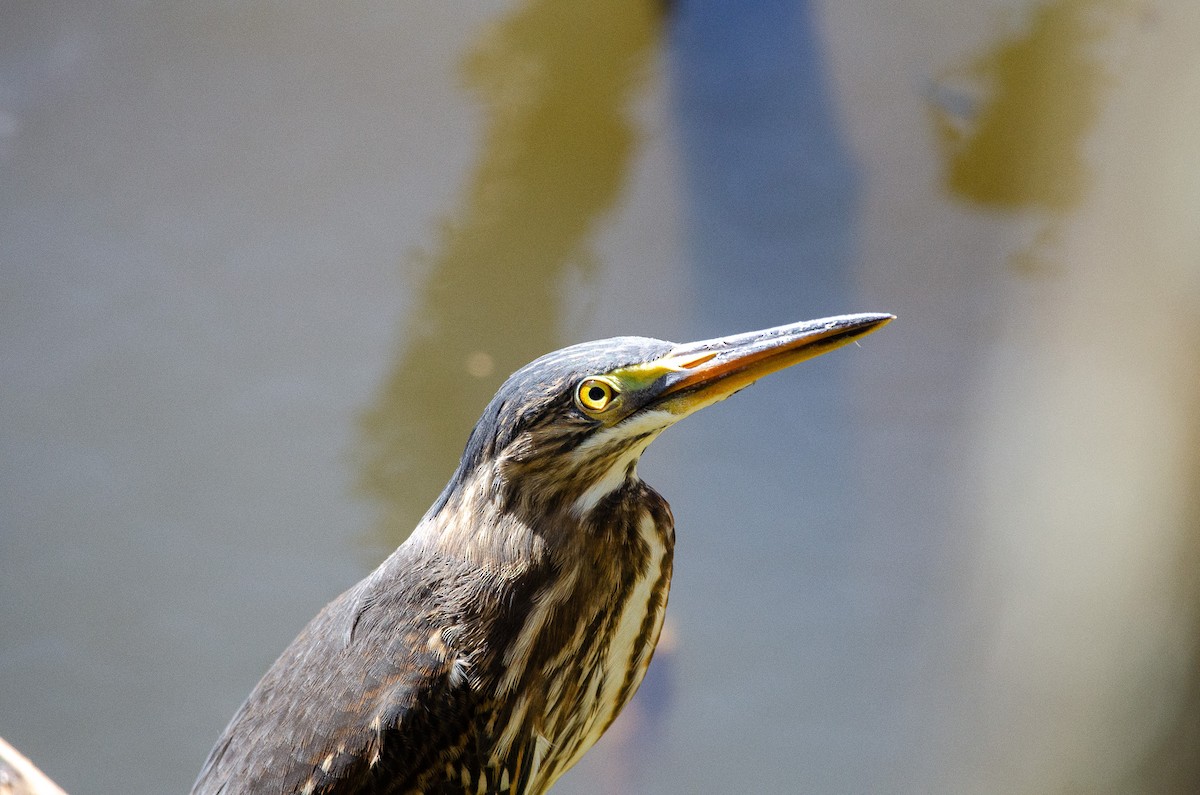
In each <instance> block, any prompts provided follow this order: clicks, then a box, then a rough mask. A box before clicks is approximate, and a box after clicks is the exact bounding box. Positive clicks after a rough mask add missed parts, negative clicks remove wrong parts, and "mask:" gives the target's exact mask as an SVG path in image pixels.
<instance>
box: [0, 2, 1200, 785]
mask: <svg viewBox="0 0 1200 795" xmlns="http://www.w3.org/2000/svg"><path fill="white" fill-rule="evenodd" d="M1197 41H1200V4H1196V3H1194V2H1192V0H972V2H961V0H905V2H877V1H875V2H869V1H868V0H841V1H840V2H831V1H829V0H825V1H824V2H819V1H817V0H812V2H803V1H802V0H754V1H753V2H745V1H742V2H734V1H733V0H725V1H724V2H721V1H719V0H710V1H709V2H702V1H701V0H691V1H689V0H676V2H669V3H668V2H662V1H661V0H659V1H658V2H655V1H654V0H602V1H598V0H589V1H588V2H583V1H582V0H556V2H550V0H505V1H503V2H502V1H500V0H487V1H486V2H481V1H477V2H470V3H463V2H450V3H447V2H440V1H438V2H434V1H432V0H410V1H409V2H405V3H382V2H375V3H363V4H357V5H351V6H346V5H330V4H326V3H318V2H312V1H311V0H294V1H293V2H289V3H267V2H247V3H219V2H199V3H189V4H159V3H147V2H135V1H134V0H101V2H94V3H77V2H67V1H66V0H41V1H40V2H36V3H28V2H26V3H7V4H4V5H3V6H0V735H3V736H4V737H6V738H7V739H8V740H9V741H11V742H12V743H13V744H14V745H16V746H17V747H18V748H20V749H21V750H22V751H24V752H25V753H26V754H28V755H29V756H30V757H31V758H32V759H33V760H34V761H35V762H37V763H38V764H40V765H41V766H42V767H43V769H45V770H46V772H47V773H48V774H50V775H51V776H52V777H54V778H55V779H56V780H57V781H58V782H59V783H60V784H62V785H63V786H64V787H65V788H66V789H67V790H68V791H70V792H72V793H76V795H81V794H82V793H132V794H136V793H162V792H180V791H185V790H186V789H187V787H188V786H189V785H190V783H191V781H192V779H193V777H194V776H195V774H196V772H197V771H198V769H199V767H200V764H201V762H202V761H203V759H204V757H205V755H206V754H207V752H208V749H209V747H210V745H211V744H212V742H213V741H214V740H215V738H216V736H217V734H218V733H219V732H220V730H221V728H222V727H223V726H224V724H225V722H226V721H227V720H228V718H229V717H230V715H232V713H233V711H234V710H235V709H236V707H237V705H238V704H239V703H240V701H241V699H242V698H243V697H244V696H245V695H246V694H247V693H248V692H249V690H250V688H251V687H252V686H253V685H254V683H255V681H256V680H257V679H258V677H259V676H260V675H261V674H262V673H263V672H264V671H265V669H266V668H267V666H268V665H269V664H270V662H271V661H272V660H273V659H274V657H275V656H276V655H277V654H278V653H279V652H280V651H281V650H282V649H283V647H284V646H285V645H286V644H287V643H288V642H289V641H290V640H291V638H292V637H293V636H294V635H295V634H296V633H297V632H298V631H299V629H300V628H301V627H302V626H303V624H304V623H305V622H306V621H307V620H308V619H309V618H310V617H311V616H312V615H313V614H314V613H315V612H316V611H317V610H318V609H319V608H320V607H321V605H323V604H324V603H325V602H326V601H328V600H329V599H331V598H332V597H333V596H335V595H336V594H337V593H339V592H340V591H342V590H343V589H345V588H346V587H348V586H350V585H351V584H353V583H354V582H355V581H356V580H357V579H358V578H360V577H361V576H363V575H364V574H366V573H367V572H368V571H370V570H371V569H372V568H373V567H374V566H375V565H376V564H377V563H378V561H379V560H381V559H382V558H383V557H384V556H385V555H386V554H387V553H388V552H389V551H390V550H391V549H392V548H393V547H394V546H395V545H396V544H397V543H399V542H400V541H401V540H402V539H403V538H404V536H405V535H406V534H407V532H408V531H409V530H410V529H411V527H412V525H413V524H414V522H415V521H416V519H417V518H419V517H420V515H421V514H422V513H423V512H424V510H425V508H426V507H427V506H428V504H429V503H430V502H431V501H432V499H433V498H434V497H435V496H436V494H437V493H438V491H439V490H440V488H441V486H442V485H443V483H444V482H445V479H446V478H447V477H448V475H449V473H450V471H451V470H452V468H453V466H454V463H455V460H456V458H457V455H458V453H459V451H460V450H461V447H462V444H463V442H464V441H465V438H466V434H467V432H468V431H469V429H470V427H471V425H472V423H473V422H474V420H475V418H476V416H477V413H478V411H479V410H480V408H481V407H482V405H483V404H484V403H485V402H486V400H487V398H488V397H489V396H490V395H491V393H492V391H493V390H494V389H495V387H496V386H497V385H498V384H499V382H500V381H501V380H502V379H503V378H504V377H505V375H507V373H508V372H510V371H511V370H512V369H514V368H515V367H517V366H519V365H521V364H523V363H524V362H526V361H527V360H529V359H531V358H532V357H534V356H536V355H538V354H540V353H543V352H545V351H547V350H550V349H553V348H556V347H559V346H562V345H565V344H568V343H572V342H576V341H580V340H584V339H589V338H595V337H601V336H610V335H615V334H643V335H649V336H657V337H662V338H665V339H672V340H677V341H683V340H690V339H698V338H702V337H710V336H717V335H722V334H727V333H733V332H737V331H743V330H748V329H754V328H760V327H764V326H769V325H775V324H779V323H784V322H790V321H795V320H801V319H807V318H813V317H819V316H822V315H829V314H840V313H844V312H853V311H868V310H879V311H890V312H894V313H896V314H898V315H899V316H900V320H899V321H898V322H897V323H895V324H893V325H892V326H890V327H889V328H888V329H887V330H886V331H884V332H883V333H881V334H879V335H877V336H874V337H871V338H870V339H869V340H866V341H864V343H863V344H862V345H861V346H860V347H851V348H848V349H845V350H843V351H840V352H838V353H837V354H835V355H832V356H829V357H826V358H822V359H820V360H817V361H814V362H812V363H809V364H805V365H803V366H802V367H800V368H797V369H795V370H791V371H788V372H786V373H784V374H781V375H778V376H774V377H772V378H771V379H769V380H767V381H765V382H763V383H762V384H760V385H758V386H756V387H754V388H753V389H750V390H747V391H746V392H744V393H742V394H740V395H738V396H737V397H736V398H734V399H733V400H731V401H728V402H726V403H724V404H721V405H720V406H717V407H714V408H712V409H709V410H707V411H706V412H704V413H703V414H701V415H699V416H697V417H695V418H693V419H691V420H689V421H688V422H686V423H683V424H682V425H680V426H679V427H678V428H675V429H673V430H672V431H671V432H670V433H668V434H667V435H666V436H665V437H664V438H663V439H661V440H660V441H659V442H657V443H656V444H655V445H654V447H653V448H652V449H651V450H650V451H649V453H648V454H647V455H646V457H645V459H644V461H643V465H642V467H641V473H642V475H643V477H644V478H645V479H646V480H647V481H649V482H650V483H652V484H653V485H654V486H656V487H657V488H658V489H659V490H660V491H661V492H662V493H663V494H665V495H666V496H667V497H668V499H669V500H671V503H672V505H673V507H674V509H675V514H676V520H677V525H678V537H679V543H678V550H677V559H676V572H677V574H676V580H675V584H674V588H673V591H672V595H671V607H670V611H669V626H668V632H669V639H668V643H667V644H666V645H665V647H664V649H663V653H662V654H660V655H659V657H658V658H657V659H656V662H655V665H654V667H653V668H652V671H651V674H650V678H649V681H648V684H647V687H645V688H644V689H643V692H642V694H641V695H639V698H638V700H637V701H636V702H635V703H634V705H632V707H631V708H630V710H629V711H628V715H627V716H625V717H623V718H622V719H621V720H620V721H619V722H618V724H617V725H616V726H615V727H614V729H613V731H612V732H611V733H610V735H609V736H608V737H606V738H605V740H604V741H603V742H602V743H601V745H600V746H598V747H597V749H596V750H595V751H594V752H593V753H592V754H590V755H589V756H588V757H587V758H586V759H585V760H584V762H583V763H581V764H580V765H579V767H578V768H577V769H576V770H574V771H572V772H571V773H570V774H568V776H566V777H565V778H564V779H563V781H562V782H561V784H560V786H559V787H558V788H557V789H556V792H562V793H566V794H567V795H570V794H572V793H576V794H578V795H584V794H585V793H663V794H667V793H698V792H701V793H707V792H712V793H733V792H812V793H863V792H895V793H1005V794H1009V793H1015V794H1020V793H1030V794H1033V793H1112V794H1113V795H1117V794H1118V793H1119V794H1121V795H1125V794H1127V793H1176V792H1179V793H1184V792H1193V791H1196V789H1197V787H1198V783H1197V782H1200V656H1198V654H1200V648H1198V645H1197V643H1198V641H1200V575H1198V571H1200V569H1198V567H1197V564H1198V563H1200V411H1198V410H1200V48H1197V47H1196V42H1197Z"/></svg>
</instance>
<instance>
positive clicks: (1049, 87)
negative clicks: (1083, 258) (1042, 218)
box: [933, 0, 1131, 244]
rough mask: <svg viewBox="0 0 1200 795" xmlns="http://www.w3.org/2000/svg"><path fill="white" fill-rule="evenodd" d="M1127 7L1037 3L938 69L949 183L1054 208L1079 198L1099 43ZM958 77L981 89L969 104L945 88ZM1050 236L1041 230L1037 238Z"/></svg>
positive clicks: (1103, 83)
mask: <svg viewBox="0 0 1200 795" xmlns="http://www.w3.org/2000/svg"><path fill="white" fill-rule="evenodd" d="M1130 10H1131V7H1130V5H1129V4H1128V3H1126V2H1123V1H1122V0H1056V2H1050V3H1046V4H1044V5H1042V6H1040V7H1039V8H1037V9H1035V10H1034V11H1033V12H1032V13H1031V16H1030V19H1029V21H1028V24H1027V26H1026V27H1025V28H1024V29H1023V31H1022V32H1021V33H1020V34H1019V35H1016V36H1014V37H1011V38H1007V39H1005V40H1003V41H1001V42H1000V43H998V44H997V45H996V46H995V47H993V48H992V49H991V50H989V51H988V52H986V53H984V54H983V55H981V56H980V57H978V58H976V59H974V60H973V61H971V62H970V63H968V64H966V65H965V66H961V67H957V68H953V69H951V70H949V72H948V73H947V74H946V75H944V76H943V78H942V80H941V81H939V83H941V84H942V85H939V87H938V89H937V90H936V91H935V96H934V97H933V99H934V103H933V111H934V123H935V126H936V129H937V133H938V138H939V141H940V143H941V149H942V154H943V156H944V157H945V159H946V170H945V182H946V187H947V189H948V190H949V192H950V193H952V194H954V195H956V196H959V197H961V198H963V199H967V200H969V201H972V202H975V203H978V204H982V205H986V206H990V207H997V208H1005V209H1032V210H1044V211H1050V212H1053V213H1056V214H1061V213H1063V212H1066V211H1069V210H1071V209H1073V208H1075V207H1076V206H1077V205H1078V204H1079V202H1080V200H1081V198H1082V197H1083V194H1084V191H1085V190H1086V189H1087V186H1088V178H1089V177H1088V174H1089V170H1088V167H1087V157H1086V153H1085V151H1084V142H1085V140H1086V137H1087V134H1088V132H1089V131H1090V130H1091V129H1092V127H1093V126H1094V124H1095V122H1096V119H1097V117H1098V115H1099V112H1100V110H1101V107H1102V105H1103V102H1104V98H1105V93H1106V89H1107V87H1108V86H1109V84H1110V82H1111V78H1110V74H1109V71H1108V69H1107V67H1106V64H1105V61H1104V57H1103V56H1104V52H1103V51H1102V49H1101V48H1100V46H1099V45H1101V44H1103V43H1104V41H1105V39H1106V37H1108V36H1109V35H1110V34H1111V32H1112V30H1113V28H1114V26H1115V24H1116V23H1117V22H1118V21H1120V19H1122V17H1121V16H1120V12H1123V11H1130ZM964 82H965V83H967V84H968V85H972V86H975V87H978V88H979V89H980V90H981V93H982V94H983V96H984V98H983V100H982V102H980V103H979V104H978V105H975V103H973V102H971V101H970V100H965V101H964V100H963V98H962V97H959V98H958V101H955V97H954V96H953V94H954V92H953V90H945V86H947V85H955V84H961V83H964ZM967 93H968V94H971V93H973V92H972V91H971V90H970V89H968V90H967ZM937 94H940V95H941V96H937ZM1052 237H1053V236H1052V235H1049V234H1048V233H1047V230H1042V232H1041V233H1040V234H1039V239H1038V240H1037V244H1045V243H1047V242H1050V240H1051V239H1052Z"/></svg>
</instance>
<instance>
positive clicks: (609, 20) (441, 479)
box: [361, 0, 659, 546]
mask: <svg viewBox="0 0 1200 795" xmlns="http://www.w3.org/2000/svg"><path fill="white" fill-rule="evenodd" d="M658 16H659V11H658V8H657V6H656V5H655V4H652V3H649V2H646V0H613V1H612V2H606V3H592V2H580V1H578V0H571V2H561V0H557V1H555V0H536V1H535V2H527V3H525V4H524V5H522V6H521V7H520V8H518V9H517V10H516V11H514V12H513V13H512V14H511V15H510V16H508V17H507V18H505V19H503V20H502V21H500V22H499V23H497V24H496V25H494V26H493V27H492V28H491V29H489V30H488V31H487V32H486V33H485V35H484V36H483V37H482V38H481V40H480V41H479V42H478V44H477V45H476V46H475V48H474V50H473V51H472V52H471V53H469V54H468V56H467V57H466V59H465V61H464V63H463V73H464V77H465V80H466V82H467V84H468V86H469V87H470V88H471V89H472V90H474V91H475V92H476V93H477V94H478V96H479V97H480V99H481V101H482V103H483V113H484V118H485V123H484V136H483V144H482V149H481V153H480V156H479V160H478V162H477V163H476V165H475V167H474V169H473V172H472V174H471V177H470V181H469V183H468V185H467V186H466V190H465V195H464V197H463V200H462V203H461V206H460V207H459V208H458V209H456V210H454V211H453V212H452V213H451V214H450V217H449V218H447V219H445V221H444V222H443V225H442V227H441V229H440V231H439V234H438V241H437V243H436V245H435V248H434V250H433V251H432V252H429V253H426V254H424V255H422V256H421V257H420V260H421V262H420V264H421V265H422V266H423V267H422V269H421V270H422V272H424V273H425V274H426V282H425V285H424V287H423V289H422V291H421V294H420V296H419V297H418V300H417V304H416V306H415V308H414V310H413V312H412V314H411V316H410V317H409V318H408V321H407V323H406V325H405V328H404V329H403V332H402V336H401V339H400V340H399V342H398V346H397V353H396V364H395V366H394V367H393V369H392V370H391V372H390V373H389V374H388V376H387V378H386V381H385V383H384V384H383V387H382V389H381V390H380V392H379V395H378V396H377V398H376V399H375V401H374V403H373V404H372V405H371V406H370V407H369V408H368V409H367V410H366V411H365V412H364V414H363V417H362V420H361V439H362V445H361V456H362V460H361V473H362V474H361V483H362V487H363V489H364V490H365V491H366V492H367V493H368V494H369V495H371V496H372V497H374V498H376V499H378V500H379V501H380V502H381V503H382V504H383V506H384V511H383V516H382V520H381V522H380V524H379V535H380V537H381V538H382V539H383V540H384V542H385V544H386V545H387V546H394V545H395V544H398V543H399V542H400V541H401V540H403V539H404V538H405V537H406V536H407V535H408V533H409V532H410V531H411V530H412V528H413V526H414V525H415V523H416V521H417V520H418V519H419V518H420V516H421V514H422V513H423V512H424V510H425V509H426V508H427V507H428V505H429V504H430V503H431V502H432V501H433V499H434V497H435V496H436V495H437V493H438V491H439V490H440V489H441V487H442V485H443V484H444V483H445V482H446V480H447V479H448V477H449V475H450V473H451V471H452V470H453V468H454V466H455V464H456V462H457V460H458V456H459V454H460V453H461V451H462V447H463V444H464V443H465V441H466V438H467V434H468V432H469V431H470V428H471V426H472V424H473V423H474V421H475V419H476V418H477V417H478V414H479V411H480V409H481V408H482V407H483V405H484V404H485V403H486V402H487V400H488V399H489V398H490V397H491V394H492V392H493V391H494V390H495V389H496V387H497V386H498V384H499V383H500V381H501V380H502V379H503V378H504V377H505V376H506V375H507V374H508V373H509V372H511V371H512V370H513V369H515V368H516V367H518V366H520V365H522V364H524V363H525V362H526V361H528V360H530V359H531V358H533V357H535V356H537V355H539V354H541V353H544V352H546V351H547V350H549V349H552V348H555V347H558V346H559V345H560V344H562V342H563V334H562V329H561V322H562V320H561V307H562V304H563V302H562V300H561V299H562V296H561V293H562V281H563V276H564V273H566V272H567V271H569V270H574V271H577V272H580V273H582V274H583V275H584V276H586V275H587V274H588V273H590V272H591V271H592V270H593V268H594V262H593V261H592V256H591V253H590V251H589V237H590V234H591V232H592V231H593V227H594V225H595V224H596V222H597V221H598V219H600V218H601V217H602V216H603V215H604V213H606V212H607V211H608V210H610V209H611V208H612V207H613V205H614V203H615V202H616V200H617V197H618V195H619V193H620V191H621V188H622V186H623V184H624V181H625V176H626V172H627V170H628V167H629V163H630V161H631V157H632V155H633V153H634V151H635V147H636V145H637V131H636V129H635V125H634V121H633V120H632V119H631V114H630V106H631V104H632V99H633V95H634V93H635V90H636V89H637V87H638V86H639V84H640V82H641V81H642V78H643V77H644V76H645V74H646V72H647V68H648V65H649V61H650V58H651V56H652V54H653V45H654V43H655V41H656V39H657V33H658V29H659V24H658V23H659V19H658Z"/></svg>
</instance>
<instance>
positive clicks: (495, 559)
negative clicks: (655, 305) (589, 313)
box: [192, 313, 894, 795]
mask: <svg viewBox="0 0 1200 795" xmlns="http://www.w3.org/2000/svg"><path fill="white" fill-rule="evenodd" d="M893 319H894V316H893V315H890V314H883V313H866V314H852V315H839V316H835V317H827V318H822V319H819V320H812V321H806V322H801V323H792V324H788V325H782V326H776V327H774V328H769V329H764V330H761V331H753V332H748V333H743V334H737V335H733V336H727V337H721V338H717V339H710V340H703V341H700V342H693V343H687V344H675V343H671V342H666V341H663V340H657V339H650V338H645V337H615V338H612V339H605V340H599V341H595V342H585V343H581V344H577V345H573V346H570V347H567V348H564V349H562V350H559V351H556V352H553V353H549V354H547V355H545V356H542V357H541V358H539V359H537V360H535V361H533V362H532V363H530V364H528V365H526V366H525V367H522V368H521V369H519V370H518V371H516V372H515V373H514V374H513V375H512V376H510V377H509V378H508V379H507V380H506V381H505V382H504V384H503V385H502V386H501V387H500V388H499V390H498V391H497V392H496V395H495V397H493V398H492V400H491V401H490V402H489V403H488V404H487V406H486V408H485V409H484V410H483V415H482V416H481V417H480V419H479V421H478V423H477V424H476V425H475V427H474V430H473V431H472V432H471V434H470V436H469V438H468V441H467V444H466V448H465V450H464V452H463V454H462V458H461V460H460V462H459V465H458V467H457V469H456V470H455V471H454V473H453V475H452V476H451V478H450V481H449V483H448V484H447V485H446V487H445V489H444V490H443V491H442V492H441V494H440V496H439V497H438V498H437V499H436V500H435V501H434V503H433V505H432V507H430V509H429V510H428V512H426V514H425V515H424V517H423V518H422V519H421V520H420V522H419V523H418V524H417V527H416V529H415V530H414V531H413V532H412V534H411V535H410V536H409V537H408V538H407V539H406V540H405V541H404V543H403V544H401V545H400V546H399V547H398V548H397V549H396V550H395V551H394V552H393V553H392V554H391V555H390V556H389V557H388V558H387V559H386V560H385V561H384V562H383V563H382V564H380V566H379V567H378V568H377V569H375V571H374V572H372V573H371V574H369V575H368V576H367V577H366V578H365V579H363V580H362V581H361V582H359V583H358V584H357V585H355V586H353V587H351V588H350V589H349V590H347V591H346V592H345V593H343V594H342V595H341V596H339V597H337V598H336V599H334V600H333V601H332V602H330V603H329V604H328V605H326V607H325V608H324V609H322V610H321V611H320V613H318V614H317V616H316V617H315V618H313V619H312V621H311V622H310V623H309V624H308V626H307V627H305V628H304V630H303V631H301V633H300V634H299V636H297V637H296V639H295V640H294V641H293V642H292V644H291V645H290V646H288V648H287V649H286V650H285V651H284V652H283V653H282V655H281V656H280V657H279V659H278V660H276V662H275V663H274V665H272V666H271V668H270V669H269V670H268V671H267V673H266V674H265V675H264V676H263V678H262V680H261V681H260V682H259V683H258V685H257V686H256V687H255V688H254V690H253V691H252V692H251V693H250V695H249V696H248V697H247V699H246V700H245V702H244V703H243V704H242V706H241V707H240V708H239V709H238V711H237V712H236V714H235V715H234V716H233V718H232V720H231V721H230V722H229V725H228V726H227V727H226V729H225V731H224V732H223V734H222V735H221V737H220V738H219V740H218V741H217V743H216V745H215V746H214V747H213V749H212V751H211V753H210V754H209V756H208V758H207V760H206V761H205V763H204V765H203V768H202V770H201V772H200V774H199V777H198V778H197V780H196V782H195V784H194V787H193V790H192V792H193V793H194V795H215V794H216V793H221V794H222V795H236V794H240V793H268V792H269V793H299V794H300V795H349V794H350V793H355V794H356V795H357V794H359V793H425V794H426V795H460V794H463V793H489V794H490V793H496V794H497V795H498V794H499V793H507V794H509V795H540V793H544V792H546V791H547V790H549V789H550V788H551V786H553V784H554V783H555V781H556V780H557V779H558V778H559V777H560V776H561V775H562V774H563V773H564V772H565V771H566V770H568V769H569V768H570V767H571V766H572V765H574V764H575V763H576V762H578V761H579V759H580V758H581V757H582V756H583V754H584V753H585V752H586V751H587V750H588V748H590V747H591V746H592V744H593V743H595V742H596V740H597V739H598V738H599V737H600V736H601V735H602V734H603V733H604V731H605V730H606V729H607V728H608V727H609V725H610V724H611V723H612V722H613V720H614V719H615V718H616V717H617V715H618V713H619V712H620V711H621V709H622V707H624V706H625V704H626V703H628V701H629V700H630V698H631V697H632V696H633V694H634V692H635V691H636V690H637V688H638V685H639V684H640V683H641V680H642V677H643V675H644V674H645V672H646V668H647V666H648V665H649V664H650V660H651V657H652V655H653V653H654V647H655V644H656V642H657V640H658V636H659V632H660V631H661V629H662V624H663V617H664V613H665V611H666V606H667V594H668V589H669V587H670V582H671V574H672V565H673V564H672V561H673V551H674V544H675V529H674V519H673V516H672V513H671V508H670V506H669V505H668V504H667V501H666V500H665V499H664V498H663V497H662V496H660V495H659V494H658V492H656V491H654V490H653V489H652V488H651V487H650V486H648V485H646V484H645V483H644V482H643V481H642V480H641V479H640V478H639V477H638V473H637V464H638V460H639V458H640V457H641V455H642V453H643V451H645V449H646V448H647V446H648V445H650V443H651V442H653V441H654V439H655V438H657V437H658V435H659V434H660V433H662V431H663V430H665V429H666V428H667V427H669V426H671V425H673V424H674V423H675V422H677V421H678V420H680V419H682V418H683V417H686V416H688V415H689V414H692V413H694V412H696V411H698V410H699V409H701V408H703V407H705V406H708V405H711V404H713V403H715V402H717V401H719V400H722V399H724V398H726V397H728V396H730V395H732V394H733V393H734V392H737V391H739V390H741V389H743V388H745V387H746V386H749V385H750V384H751V383H753V382H754V381H756V380H757V379H759V378H761V377H762V376H764V375H767V374H769V373H772V372H775V371H777V370H780V369H783V368H785V367H788V366H790V365H793V364H796V363H798V362H801V361H803V360H805V359H809V358H812V357H813V356H817V355H819V354H822V353H825V352H827V351H831V350H833V349H835V348H838V347H841V346H843V345H845V344H847V343H849V342H851V341H854V340H857V339H859V338H861V337H862V336H864V335H866V334H869V333H871V332H873V331H876V330H877V329H879V328H881V327H882V326H884V325H885V324H887V323H888V322H890V321H891V320H893Z"/></svg>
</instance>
